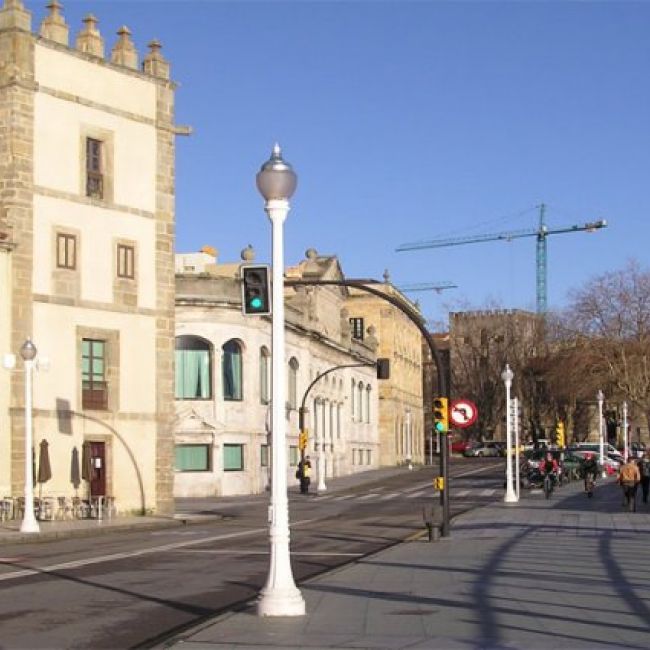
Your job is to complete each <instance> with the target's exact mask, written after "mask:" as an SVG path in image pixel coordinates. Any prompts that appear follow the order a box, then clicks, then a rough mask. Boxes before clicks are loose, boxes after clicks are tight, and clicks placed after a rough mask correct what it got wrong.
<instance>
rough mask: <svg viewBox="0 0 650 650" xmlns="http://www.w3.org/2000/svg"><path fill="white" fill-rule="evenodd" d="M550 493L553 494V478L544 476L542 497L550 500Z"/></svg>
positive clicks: (548, 475) (549, 475)
mask: <svg viewBox="0 0 650 650" xmlns="http://www.w3.org/2000/svg"><path fill="white" fill-rule="evenodd" d="M552 492H553V476H552V475H551V474H546V475H545V476H544V496H545V497H546V498H547V499H550V498H551V494H552Z"/></svg>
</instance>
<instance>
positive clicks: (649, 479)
mask: <svg viewBox="0 0 650 650" xmlns="http://www.w3.org/2000/svg"><path fill="white" fill-rule="evenodd" d="M638 456H639V459H638V460H637V462H636V463H637V465H638V466H639V474H640V475H641V496H642V498H643V503H648V491H649V490H650V451H647V452H646V453H645V455H644V453H643V452H642V451H640V452H638Z"/></svg>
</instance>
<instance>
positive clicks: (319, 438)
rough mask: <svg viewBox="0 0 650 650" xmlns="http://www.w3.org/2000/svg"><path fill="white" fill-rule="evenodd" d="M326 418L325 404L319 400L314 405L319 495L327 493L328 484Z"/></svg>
mask: <svg viewBox="0 0 650 650" xmlns="http://www.w3.org/2000/svg"><path fill="white" fill-rule="evenodd" d="M325 418H326V415H325V402H324V401H323V400H321V399H317V400H316V402H315V404H314V419H315V420H316V423H315V426H314V433H315V435H316V440H315V441H314V442H315V443H316V446H317V447H318V458H317V459H316V467H317V470H318V485H317V486H316V491H317V492H318V493H321V492H327V483H325Z"/></svg>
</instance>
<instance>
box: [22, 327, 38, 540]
mask: <svg viewBox="0 0 650 650" xmlns="http://www.w3.org/2000/svg"><path fill="white" fill-rule="evenodd" d="M37 353H38V350H37V349H36V346H35V345H34V344H33V343H32V341H31V339H29V338H28V339H27V340H26V341H25V342H24V343H23V345H22V347H21V348H20V356H21V357H22V359H23V361H24V363H25V508H24V509H23V521H22V523H21V525H20V532H21V533H38V532H40V527H39V525H38V522H37V521H36V516H35V514H34V466H33V464H32V446H33V439H34V430H33V423H32V377H33V372H34V359H35V358H36V354H37Z"/></svg>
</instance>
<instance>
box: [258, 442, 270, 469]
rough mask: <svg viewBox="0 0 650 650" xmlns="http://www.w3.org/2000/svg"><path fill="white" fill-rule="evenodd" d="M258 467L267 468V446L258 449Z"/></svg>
mask: <svg viewBox="0 0 650 650" xmlns="http://www.w3.org/2000/svg"><path fill="white" fill-rule="evenodd" d="M260 465H261V466H262V467H268V466H269V446H268V445H262V446H261V447H260Z"/></svg>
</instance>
